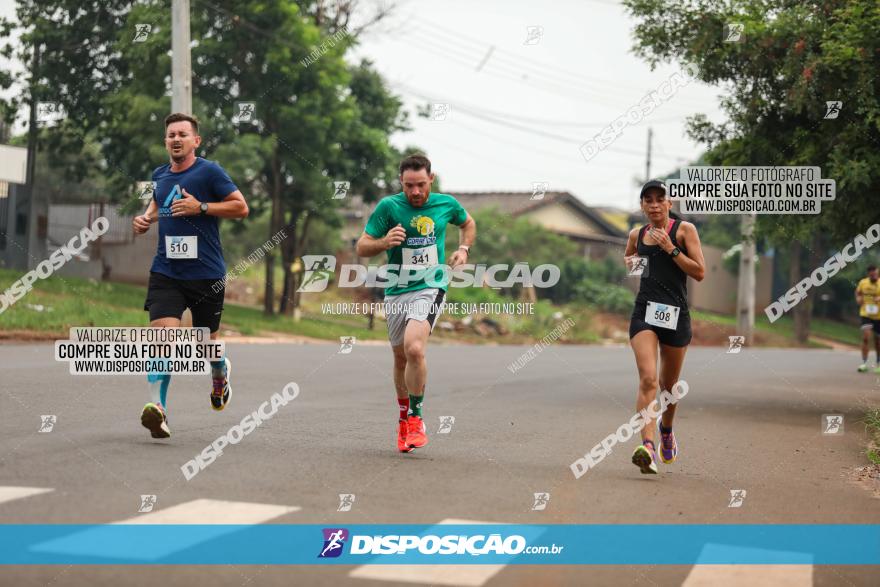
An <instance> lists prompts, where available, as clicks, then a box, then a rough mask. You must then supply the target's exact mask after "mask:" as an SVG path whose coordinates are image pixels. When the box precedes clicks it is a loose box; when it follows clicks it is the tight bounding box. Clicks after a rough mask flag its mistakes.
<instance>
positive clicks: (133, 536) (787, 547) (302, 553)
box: [0, 524, 880, 565]
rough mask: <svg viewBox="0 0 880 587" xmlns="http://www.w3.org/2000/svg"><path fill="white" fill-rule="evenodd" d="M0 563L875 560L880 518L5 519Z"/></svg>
mask: <svg viewBox="0 0 880 587" xmlns="http://www.w3.org/2000/svg"><path fill="white" fill-rule="evenodd" d="M657 541H659V542H660V544H662V548H645V547H644V545H645V544H646V543H656V542H657ZM0 564H4V565H58V564H65V565H68V564H74V565H76V564H81V565H96V564H97V565H120V564H123V565H128V564H162V565H225V564H235V565H264V564H270V565H326V564H345V565H352V564H457V565H458V564H478V565H479V564H492V565H497V564H525V565H693V564H750V565H753V564H759V565H763V564H773V565H779V564H783V565H784V564H792V565H804V564H806V565H880V525H831V524H827V525H749V524H743V525H718V524H716V525H651V524H621V525H517V524H479V525H477V524H467V525H463V524H449V525H446V524H443V525H399V524H394V525H392V524H389V525H381V524H370V525H365V524H351V525H346V526H328V525H290V524H263V525H255V526H254V525H250V526H240V525H221V524H217V525H207V524H204V525H202V524H187V525H177V524H173V525H148V524H100V525H70V524H64V525H44V524H16V525H9V524H5V525H0Z"/></svg>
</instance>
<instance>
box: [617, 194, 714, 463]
mask: <svg viewBox="0 0 880 587" xmlns="http://www.w3.org/2000/svg"><path fill="white" fill-rule="evenodd" d="M639 199H640V201H641V207H642V212H644V214H645V216H646V217H647V219H648V224H646V225H645V226H642V227H639V228H634V229H633V230H632V231H631V232H630V234H629V240H628V241H627V244H626V252H625V254H624V260H625V261H626V264H627V268H628V269H629V270H630V273H631V274H633V275H638V274H640V275H641V281H640V282H639V293H638V295H637V296H636V301H635V305H634V308H633V313H632V317H631V320H630V325H629V338H630V341H629V342H630V346H631V347H632V349H633V353H634V355H635V358H636V366H637V367H638V371H639V392H638V396H637V398H636V409H637V410H638V411H640V412H641V411H642V410H646V409H647V411H646V412H643V414H645V416H646V418H643V420H644V422H645V426H644V428H642V430H641V434H642V444H641V445H640V446H638V447H636V450H635V452H633V456H632V461H633V463H634V464H635V465H636V466H638V467H639V469H640V470H641V472H642V473H657V460H658V459H657V451H656V449H655V447H657V444H656V443H655V441H654V438H655V434H654V427H655V423H654V422H655V418H656V416H657V412H658V411H659V409H660V406H659V403H658V404H655V405H654V406H653V407H651V406H652V402H654V400H655V399H656V398H657V391H658V387H659V389H660V390H664V391H667V392H672V393H673V395H674V396H676V397H677V396H678V395H683V393H687V387H686V386H687V384H686V383H684V382H681V383H679V385H676V383H678V382H679V376H680V375H681V367H682V365H683V363H684V356H685V353H686V352H687V345H688V344H690V341H691V319H690V312H689V311H688V305H687V278H688V277H692V278H694V279H696V280H697V281H702V279H703V276H704V274H705V263H704V260H703V251H702V250H701V248H700V237H699V235H698V234H697V229H696V227H695V226H694V225H693V224H691V223H690V222H682V221H681V220H672V219H670V217H669V212H670V210H671V209H672V201H671V200H669V199H668V198H667V197H666V185H665V184H664V183H663V182H661V181H656V180H655V181H649V182H648V183H646V184H645V185H644V186H643V187H642V191H641V195H640V197H639ZM658 350H659V354H660V369H659V376H658V369H657V354H658ZM649 407H650V409H648V408H649ZM674 417H675V404H674V403H669V404H668V406H666V408H665V411H663V413H662V416H661V417H660V442H659V445H660V446H659V449H660V451H659V453H660V454H659V456H660V460H661V461H662V462H663V463H667V464H669V463H672V462H674V461H675V459H676V456H677V455H678V445H677V443H676V440H675V435H674V434H673V432H672V421H673V418H674Z"/></svg>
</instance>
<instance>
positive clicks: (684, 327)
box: [629, 303, 691, 347]
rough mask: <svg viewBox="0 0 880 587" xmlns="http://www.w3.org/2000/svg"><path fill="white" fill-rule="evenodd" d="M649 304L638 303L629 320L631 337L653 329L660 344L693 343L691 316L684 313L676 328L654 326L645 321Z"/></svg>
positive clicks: (679, 318) (678, 344) (684, 344)
mask: <svg viewBox="0 0 880 587" xmlns="http://www.w3.org/2000/svg"><path fill="white" fill-rule="evenodd" d="M646 310H647V304H643V303H637V304H636V306H635V309H634V310H633V313H632V318H631V319H630V322H629V337H630V338H632V337H634V336H635V335H636V334H638V333H639V332H641V331H643V330H651V331H653V332H654V333H655V334H656V335H657V340H659V341H660V344H665V345H666V346H675V347H683V346H687V345H689V344H690V343H691V316H690V314H684V315H682V316H679V317H678V325H677V327H676V329H675V330H670V329H669V328H663V327H662V326H654V325H653V324H648V323H647V322H645V311H646Z"/></svg>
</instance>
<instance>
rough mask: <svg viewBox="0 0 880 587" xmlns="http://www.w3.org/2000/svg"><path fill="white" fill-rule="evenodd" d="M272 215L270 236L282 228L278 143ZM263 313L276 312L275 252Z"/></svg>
mask: <svg viewBox="0 0 880 587" xmlns="http://www.w3.org/2000/svg"><path fill="white" fill-rule="evenodd" d="M271 179H272V216H271V218H270V219H269V238H270V239H271V238H272V235H273V234H276V233H277V232H278V231H279V230H280V229H281V161H280V160H279V158H278V143H277V142H276V143H275V150H274V152H273V156H272V178H271ZM263 313H264V314H266V315H267V316H271V315H273V314H274V313H275V254H274V253H273V252H272V251H271V250H270V251H269V252H267V253H266V287H265V290H264V296H263Z"/></svg>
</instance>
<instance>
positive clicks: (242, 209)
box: [171, 188, 250, 218]
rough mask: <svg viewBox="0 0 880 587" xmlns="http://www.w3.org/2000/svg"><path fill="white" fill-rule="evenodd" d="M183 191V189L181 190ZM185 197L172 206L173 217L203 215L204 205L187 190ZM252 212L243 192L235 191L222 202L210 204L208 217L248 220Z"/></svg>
mask: <svg viewBox="0 0 880 587" xmlns="http://www.w3.org/2000/svg"><path fill="white" fill-rule="evenodd" d="M181 189H182V188H181ZM182 191H183V197H182V198H180V199H179V200H175V201H174V202H172V204H171V215H172V216H175V217H176V216H198V215H199V214H201V213H202V209H201V206H202V203H201V202H200V201H199V200H198V199H197V198H194V197H193V195H192V194H190V193H189V192H188V191H186V190H185V189H182ZM249 213H250V210H249V209H248V205H247V202H245V201H244V196H243V195H242V194H241V191H239V190H235V191H234V192H232V193H231V194H229V195H228V196H226V197H225V198H223V200H222V201H220V202H208V212H207V215H208V216H216V217H218V218H247V216H248V214H249Z"/></svg>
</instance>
